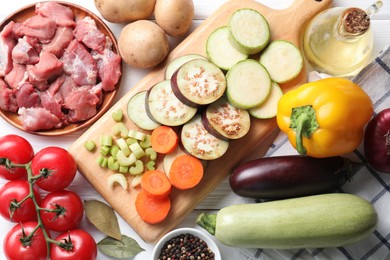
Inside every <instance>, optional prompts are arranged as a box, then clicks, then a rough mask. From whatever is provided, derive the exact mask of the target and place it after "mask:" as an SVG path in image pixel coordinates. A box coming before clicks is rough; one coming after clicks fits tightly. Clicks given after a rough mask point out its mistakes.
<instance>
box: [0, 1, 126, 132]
mask: <svg viewBox="0 0 390 260" xmlns="http://www.w3.org/2000/svg"><path fill="white" fill-rule="evenodd" d="M58 3H60V4H62V5H64V6H67V7H69V8H70V9H72V11H73V13H74V15H75V19H76V20H77V19H82V18H84V17H85V16H89V17H91V18H92V19H94V20H95V22H96V25H97V27H98V28H99V30H100V31H101V32H102V33H104V34H105V35H106V36H108V37H109V38H110V39H111V41H112V43H113V46H112V48H113V51H114V52H115V53H119V50H118V44H117V41H116V38H115V36H114V34H113V33H112V32H111V30H110V28H108V26H107V25H106V24H105V23H104V22H103V21H102V20H101V19H100V18H99V17H98V16H96V15H95V14H94V13H93V12H91V11H89V10H88V9H86V8H84V7H81V6H78V5H75V4H72V3H67V2H60V1H59V2H58ZM35 5H36V3H34V4H31V5H27V6H25V7H23V8H21V9H19V10H17V11H16V12H14V13H13V14H11V15H9V16H8V17H7V18H5V19H4V20H3V21H2V22H1V24H0V31H1V30H2V29H3V28H4V26H5V25H6V24H8V23H9V22H10V21H14V22H23V21H25V20H26V19H27V18H29V17H31V16H33V15H34V14H35ZM121 70H122V65H121ZM120 82H121V78H119V81H118V83H117V85H116V88H115V90H114V91H111V92H104V96H103V102H102V104H101V105H100V107H99V110H98V112H97V114H96V115H95V116H93V117H92V118H90V119H88V120H86V121H82V122H79V123H73V124H69V125H66V126H64V127H63V128H58V129H51V130H44V131H34V132H30V133H32V134H37V135H46V136H59V135H66V134H70V133H73V132H76V131H78V130H81V129H83V128H85V127H88V126H90V125H92V124H93V123H94V122H95V121H96V120H97V119H99V117H101V116H102V115H103V114H104V113H105V112H106V111H107V110H108V108H109V107H110V106H111V104H112V102H113V101H114V98H115V95H116V94H117V92H118V88H119V86H120ZM0 116H1V117H2V118H4V119H5V120H6V121H7V122H8V123H10V124H11V125H13V126H15V127H16V128H18V129H20V130H22V131H25V130H24V129H23V128H22V124H21V122H20V120H19V116H18V114H17V113H12V112H9V111H4V110H2V109H0Z"/></svg>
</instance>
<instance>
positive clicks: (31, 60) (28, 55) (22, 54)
mask: <svg viewBox="0 0 390 260" xmlns="http://www.w3.org/2000/svg"><path fill="white" fill-rule="evenodd" d="M12 60H13V61H14V62H16V63H19V64H36V63H38V62H39V56H38V53H37V51H36V50H35V48H34V47H33V46H31V44H30V43H29V42H28V41H27V37H26V36H25V37H23V38H19V40H18V43H17V44H16V46H15V47H14V48H13V49H12Z"/></svg>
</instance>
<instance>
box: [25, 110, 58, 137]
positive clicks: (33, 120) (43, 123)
mask: <svg viewBox="0 0 390 260" xmlns="http://www.w3.org/2000/svg"><path fill="white" fill-rule="evenodd" d="M18 114H19V116H20V119H21V121H22V127H23V129H25V130H26V131H37V130H47V129H53V128H60V127H62V122H61V120H60V119H59V118H58V117H56V116H55V115H54V114H52V113H51V112H50V111H49V110H47V109H46V108H43V107H32V108H24V107H22V108H19V111H18Z"/></svg>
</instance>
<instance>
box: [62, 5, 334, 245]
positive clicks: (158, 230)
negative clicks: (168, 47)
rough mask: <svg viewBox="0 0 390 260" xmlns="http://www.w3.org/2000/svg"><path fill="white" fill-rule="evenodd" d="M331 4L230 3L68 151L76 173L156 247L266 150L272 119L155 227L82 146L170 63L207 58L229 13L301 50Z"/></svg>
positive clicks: (131, 193) (215, 164) (238, 143)
mask: <svg viewBox="0 0 390 260" xmlns="http://www.w3.org/2000/svg"><path fill="white" fill-rule="evenodd" d="M330 4H331V0H323V1H321V2H317V1H314V0H311V1H307V0H296V1H294V2H293V4H292V5H291V6H290V7H289V8H287V9H284V10H274V9H270V8H268V7H267V6H264V5H262V4H260V3H258V2H255V1H248V0H244V1H243V0H232V1H229V2H227V3H226V4H224V5H222V6H221V7H220V8H219V9H218V10H217V11H216V12H215V13H214V14H212V15H211V16H210V17H209V18H207V19H206V20H205V21H204V22H203V23H202V24H201V25H200V26H199V27H198V28H197V29H196V30H195V31H194V32H193V33H192V34H191V35H189V36H188V37H187V38H186V39H185V40H184V41H183V42H182V43H181V44H179V45H178V46H177V47H176V48H175V49H174V50H173V51H172V52H171V54H170V55H169V57H168V58H167V60H166V62H165V63H164V64H161V66H159V67H157V68H155V69H154V70H153V71H152V72H150V73H149V74H148V75H147V76H146V77H145V78H143V79H142V80H141V81H140V82H139V83H138V84H137V85H135V86H134V87H133V88H132V89H131V90H130V91H129V92H128V93H126V94H125V95H124V96H123V97H122V98H121V99H120V100H119V101H118V102H117V103H116V104H115V105H114V106H113V107H112V108H111V109H110V110H109V111H108V112H107V113H106V114H104V115H103V116H102V117H101V118H100V119H99V120H98V121H97V122H96V123H95V124H94V125H92V126H91V127H90V128H89V129H88V130H87V131H86V132H85V133H84V134H83V135H82V136H80V137H79V138H78V139H77V140H76V141H75V142H74V143H73V144H72V145H71V147H70V148H69V151H70V152H71V153H72V155H73V156H74V157H75V159H76V161H77V164H78V166H79V171H80V172H81V173H82V174H83V175H84V177H85V178H86V179H87V180H88V181H89V182H90V183H91V185H92V186H93V187H94V188H95V189H96V190H97V191H98V192H99V193H100V194H101V195H102V197H104V198H105V200H106V201H107V202H108V203H109V204H110V205H111V206H112V207H113V208H114V209H115V210H116V211H117V212H118V214H119V215H121V217H122V218H123V219H124V220H125V221H126V222H127V223H128V224H129V225H130V226H131V227H132V228H133V229H134V230H135V231H136V232H137V233H138V234H139V236H140V237H141V238H142V239H143V240H145V241H146V242H155V241H156V240H158V239H159V238H160V237H161V236H162V235H164V234H165V233H166V232H168V231H169V230H171V229H173V228H174V227H175V226H176V225H177V224H178V223H180V221H181V220H182V219H183V218H184V217H185V216H186V215H187V214H189V213H190V212H191V211H192V210H193V209H194V208H195V207H196V206H197V205H198V204H199V203H200V202H201V201H202V200H203V199H204V198H205V197H206V196H207V195H208V194H209V193H210V192H212V191H213V190H214V189H215V188H216V187H217V186H218V185H219V184H220V183H221V182H222V181H223V180H224V179H225V178H226V176H227V175H228V174H229V172H230V170H231V169H232V168H233V167H234V166H235V165H237V164H238V163H239V162H241V161H242V160H244V159H245V158H246V157H247V156H249V155H251V154H252V153H253V151H266V149H267V148H268V145H262V144H263V143H266V144H269V142H270V138H273V137H274V135H273V134H272V133H274V131H275V129H276V122H275V120H274V119H270V120H252V122H251V123H252V127H251V130H250V132H249V133H248V134H247V135H246V136H245V137H244V138H242V139H239V140H235V141H232V142H231V144H230V147H229V150H228V152H227V153H226V154H225V155H224V156H223V157H221V158H220V159H217V160H214V161H210V162H209V164H208V167H207V169H206V172H205V176H204V178H203V180H202V182H201V183H200V185H198V186H197V187H196V188H194V189H191V190H188V191H177V190H173V192H172V194H171V199H172V208H171V212H170V213H169V216H168V218H167V219H166V220H165V221H164V222H162V223H160V224H157V225H149V224H146V223H144V222H143V221H142V220H141V219H140V218H139V216H138V214H137V212H136V210H135V207H134V200H135V197H136V194H137V192H138V191H137V190H135V189H130V190H128V191H124V190H123V189H121V188H120V187H115V188H114V189H110V188H109V187H108V185H107V183H106V178H107V177H108V176H109V175H110V174H112V172H110V171H109V170H105V169H102V168H100V167H99V166H98V165H97V163H96V157H97V155H96V154H91V153H89V152H87V151H86V150H85V149H84V148H83V144H84V142H85V141H87V140H95V141H96V142H97V143H98V142H99V138H100V136H101V135H102V134H107V133H111V128H112V126H113V124H114V122H113V120H112V119H111V113H112V112H113V111H116V110H117V109H119V108H121V109H122V110H124V111H126V106H127V102H128V100H129V99H130V97H131V96H133V95H134V94H135V93H137V92H138V91H141V90H145V89H149V88H150V87H151V86H153V85H154V84H156V83H157V82H159V81H161V80H163V77H164V71H165V67H166V64H168V63H169V62H170V61H171V60H173V59H174V58H176V57H178V56H181V55H184V54H189V53H198V54H202V55H205V42H206V39H207V37H208V35H209V34H210V33H211V32H212V31H213V30H215V29H216V28H218V27H220V26H223V25H226V23H227V21H228V19H229V16H230V14H232V13H233V12H234V11H235V10H237V9H240V8H253V9H256V10H258V11H259V12H260V13H262V14H263V15H264V16H265V18H266V19H267V20H268V22H269V24H270V27H271V33H272V39H285V40H290V41H292V42H294V43H295V44H296V45H297V46H299V44H300V36H301V29H302V28H304V25H305V24H306V23H307V22H308V21H309V20H310V19H311V18H312V17H314V15H316V14H317V13H318V12H319V11H321V10H324V9H325V8H327V7H329V5H330ZM305 81H306V70H305V69H304V70H303V71H302V73H301V74H300V75H299V76H298V78H297V79H296V80H294V81H293V82H291V83H288V84H284V85H282V88H283V89H284V91H286V90H288V89H291V88H294V87H296V86H298V85H300V84H302V83H304V82H305ZM125 120H126V121H125V123H126V125H127V126H128V127H129V128H132V129H137V127H136V126H135V125H134V124H132V122H130V121H129V120H128V119H127V118H126V119H125ZM137 130H138V129H137ZM259 147H260V148H259ZM262 148H264V149H262ZM259 156H261V154H260V155H259ZM157 167H158V168H160V169H161V168H162V165H161V164H159V165H158V166H157ZM129 178H131V177H129Z"/></svg>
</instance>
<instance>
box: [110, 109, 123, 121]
mask: <svg viewBox="0 0 390 260" xmlns="http://www.w3.org/2000/svg"><path fill="white" fill-rule="evenodd" d="M111 116H112V119H114V121H116V122H120V121H122V119H123V111H122V109H120V108H119V109H118V110H117V111H115V112H113V113H112V114H111Z"/></svg>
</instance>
